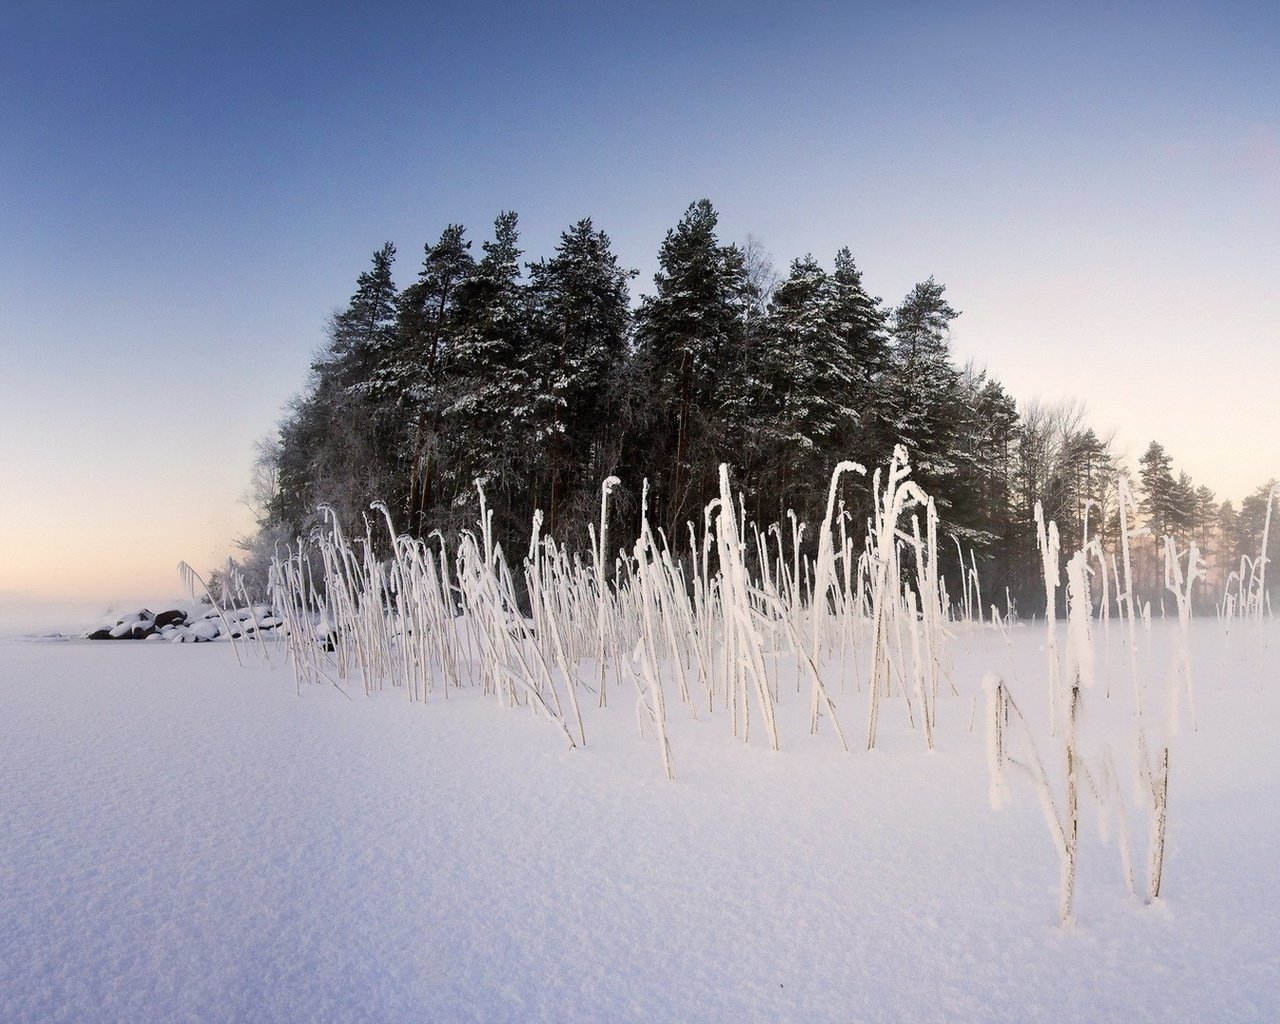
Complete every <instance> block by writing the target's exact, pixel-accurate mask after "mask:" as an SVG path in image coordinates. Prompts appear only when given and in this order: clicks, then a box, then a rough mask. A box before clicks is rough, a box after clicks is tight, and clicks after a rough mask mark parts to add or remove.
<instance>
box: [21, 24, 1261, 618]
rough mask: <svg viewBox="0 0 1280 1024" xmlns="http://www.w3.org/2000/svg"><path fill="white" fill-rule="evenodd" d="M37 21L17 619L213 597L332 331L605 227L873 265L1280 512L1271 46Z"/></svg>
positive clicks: (1040, 384)
mask: <svg viewBox="0 0 1280 1024" xmlns="http://www.w3.org/2000/svg"><path fill="white" fill-rule="evenodd" d="M438 6H443V5H422V6H421V7H420V8H415V7H414V6H406V7H404V8H401V9H397V10H394V11H391V12H388V13H374V12H366V11H359V10H355V9H351V8H349V7H348V6H346V5H332V6H330V5H325V4H320V5H316V6H315V7H313V8H308V9H306V10H305V11H304V10H297V11H293V10H291V9H289V8H287V7H285V6H283V5H274V4H267V5H243V4H213V5H203V6H202V7H201V8H200V9H199V10H186V9H185V5H179V8H176V9H175V8H173V7H165V6H161V5H151V4H125V5H121V6H116V5H112V6H111V7H110V9H102V8H98V7H95V6H92V5H86V6H85V7H83V8H82V7H80V6H79V5H75V4H59V3H54V4H50V5H11V6H10V7H8V8H6V9H5V10H4V11H2V12H0V130H2V131H3V133H4V137H5V139H6V144H5V146H4V147H3V148H0V357H2V360H3V361H2V362H0V494H2V496H3V499H2V500H0V604H2V603H4V602H6V601H7V602H9V603H13V602H17V601H20V600H37V599H76V600H83V601H92V602H102V603H104V604H106V603H110V602H113V601H117V600H123V599H125V598H126V597H127V598H137V599H145V598H146V596H147V595H155V597H154V598H153V600H159V599H160V598H161V597H163V596H164V595H172V594H174V593H175V592H177V591H178V589H179V586H178V576H177V572H176V566H177V564H178V562H179V561H182V560H186V561H189V562H191V563H192V564H193V565H195V566H196V567H197V568H199V569H201V570H205V569H208V568H212V567H214V566H216V565H218V564H219V563H221V562H223V561H224V560H225V559H226V557H227V555H228V554H230V553H232V552H233V550H234V547H233V542H234V539H235V538H236V537H237V536H239V535H241V534H244V533H245V532H247V531H248V530H249V529H250V527H251V520H250V517H249V515H248V512H247V510H246V509H245V507H244V506H243V504H242V503H241V500H240V499H241V496H242V494H243V492H244V490H245V488H246V486H247V484H248V478H249V468H250V464H251V462H252V459H253V442H254V441H255V440H256V439H257V438H259V437H262V436H264V435H266V434H269V433H271V432H272V431H273V430H274V426H275V424H276V422H277V420H278V419H279V417H280V415H281V413H282V411H283V408H284V406H285V404H286V402H287V401H288V400H289V398H290V397H291V396H292V395H293V394H295V393H296V392H297V391H298V390H299V389H300V388H301V387H302V386H303V383H304V381H305V377H306V372H307V367H308V364H309V362H310V360H311V357H312V355H313V353H314V352H315V351H316V349H317V348H318V347H319V346H320V345H321V344H322V343H323V340H324V336H323V324H324V321H325V318H326V316H327V314H328V313H329V312H330V311H331V310H332V309H334V308H335V307H338V306H341V305H343V304H344V303H345V302H346V300H347V299H348V297H349V296H350V294H351V292H352V290H353V288H354V282H355V278H356V275H357V274H359V273H360V272H361V271H362V270H363V269H365V267H366V266H367V263H368V260H369V257H370V254H371V253H372V252H373V251H374V250H375V249H376V248H377V247H378V246H379V245H381V243H382V242H383V241H385V240H387V239H390V240H393V241H394V242H396V244H397V246H398V250H399V256H398V260H397V264H396V279H397V282H398V283H399V284H401V285H404V284H405V283H407V282H408V281H410V280H412V279H413V276H414V275H415V274H416V273H417V269H418V265H419V262H420V259H421V251H422V245H423V243H424V242H427V241H434V239H435V238H436V237H438V235H439V232H440V230H441V229H442V228H443V227H444V226H445V225H446V224H448V223H450V222H461V223H463V224H465V225H466V226H467V229H468V236H469V237H470V238H471V239H472V240H473V243H474V245H475V247H476V249H477V250H478V247H479V244H480V242H481V241H483V240H484V239H485V238H486V237H487V236H488V231H489V229H490V226H491V224H492V221H493V217H494V215H495V214H496V213H498V212H499V211H500V210H503V209H514V210H516V211H517V212H518V213H519V214H520V217H521V229H522V241H523V244H524V248H525V250H526V258H528V259H536V258H538V257H541V256H543V255H546V254H548V253H549V252H550V250H551V248H552V247H553V246H554V244H555V241H556V239H557V237H558V234H559V232H560V231H561V230H563V229H564V228H565V227H566V226H568V225H569V224H570V223H571V222H573V221H574V220H576V219H578V218H580V217H582V216H591V217H592V218H593V219H594V220H595V222H596V224H597V226H598V227H600V228H602V229H603V230H605V231H606V232H608V233H609V235H610V236H611V238H612V239H613V242H614V247H615V250H616V251H617V252H618V254H619V257H620V259H621V261H622V262H623V263H624V264H625V265H628V266H632V267H636V268H637V269H638V270H639V271H640V276H639V278H638V279H637V280H636V282H635V284H634V286H633V290H634V291H635V292H637V293H643V292H644V291H647V290H648V289H649V288H650V282H651V278H652V273H653V270H654V269H655V262H656V253H657V249H658V245H659V243H660V241H661V239H662V236H663V234H664V233H665V231H666V230H667V229H668V228H669V227H671V226H672V225H673V224H674V223H675V222H676V221H677V219H678V218H679V217H680V215H681V213H682V212H683V210H684V208H685V207H686V206H687V204H688V203H689V202H691V201H693V200H695V199H698V198H701V197H703V196H706V197H708V198H710V199H711V200H712V201H713V202H714V203H715V205H716V208H717V210H718V211H719V212H720V214H721V222H720V231H721V236H722V237H723V238H724V239H726V240H733V241H744V240H745V239H746V237H747V236H748V234H751V235H754V236H756V237H758V238H759V239H760V240H761V241H762V242H763V244H764V245H765V246H766V248H768V249H769V250H770V251H771V252H772V253H773V256H774V259H775V262H776V264H777V267H778V270H779V271H780V272H784V273H785V270H786V266H787V263H788V262H789V261H790V260H791V259H792V258H794V257H797V256H801V255H803V254H805V253H806V252H812V253H813V254H814V255H815V256H817V257H818V258H819V259H820V260H822V261H824V262H825V263H827V264H828V265H829V264H830V261H831V259H832V257H833V255H834V253H835V251H836V250H837V249H838V248H839V247H841V246H843V245H848V246H849V247H850V248H851V249H852V251H853V253H854V256H855V258H856V259H857V261H858V265H859V266H860V268H861V269H862V271H863V273H864V277H865V280H866V283H867V285H868V287H869V288H870V289H871V291H872V292H873V293H874V294H877V295H880V296H882V297H883V298H884V299H885V300H886V302H888V303H893V302H896V301H897V300H898V299H899V298H901V296H902V295H904V294H905V293H906V292H907V291H908V290H909V289H910V288H911V286H912V285H913V284H914V283H915V282H917V281H920V280H923V279H924V278H927V277H928V276H929V275H931V274H932V275H934V276H935V277H936V278H937V280H939V281H941V282H943V283H944V284H945V285H946V286H947V296H948V298H949V300H950V301H951V302H952V304H953V305H954V306H955V307H956V308H958V309H960V310H961V311H962V316H961V317H960V319H959V320H958V321H957V322H956V325H955V332H954V337H953V348H954V352H955V355H956V358H957V361H959V362H963V361H965V360H967V359H970V358H972V359H974V360H975V361H976V362H977V363H979V364H980V365H984V366H985V367H986V368H987V369H988V370H989V371H990V372H991V373H992V374H993V375H994V376H995V377H996V378H998V379H999V380H1000V381H1001V382H1002V383H1003V384H1004V385H1005V387H1006V388H1007V389H1008V391H1009V392H1010V393H1011V394H1012V395H1014V396H1015V397H1016V398H1017V399H1018V400H1019V402H1020V403H1025V402H1026V401H1027V400H1029V399H1032V398H1036V397H1039V398H1042V399H1044V400H1046V401H1055V400H1067V399H1074V400H1079V401H1082V402H1084V403H1085V405H1086V407H1087V409H1088V416H1087V418H1088V421H1089V423H1090V424H1091V425H1093V426H1094V427H1095V428H1096V429H1098V430H1099V432H1103V433H1105V432H1109V431H1112V430H1114V431H1115V432H1116V436H1117V443H1118V446H1119V448H1120V450H1121V451H1122V453H1124V454H1125V455H1126V456H1127V458H1128V461H1129V463H1130V464H1131V465H1132V464H1135V463H1136V459H1137V456H1138V455H1139V454H1140V453H1141V451H1142V449H1143V448H1145V446H1146V445H1147V443H1149V442H1150V441H1151V440H1153V439H1154V440H1158V441H1160V442H1161V443H1162V444H1163V445H1164V446H1165V448H1166V449H1167V450H1168V452H1169V454H1170V455H1171V457H1172V459H1173V463H1174V470H1175V472H1176V471H1178V470H1185V471H1186V472H1188V473H1189V474H1190V475H1191V477H1192V478H1193V479H1194V481H1195V482H1196V483H1197V484H1206V485H1208V486H1209V487H1210V488H1212V489H1213V490H1214V491H1215V492H1216V493H1217V496H1218V499H1219V500H1223V499H1227V498H1229V499H1231V500H1232V501H1234V502H1236V503H1237V504H1238V503H1239V501H1240V500H1241V499H1242V498H1243V497H1245V496H1246V495H1248V494H1249V493H1251V492H1253V491H1254V490H1255V489H1256V488H1257V487H1258V486H1259V485H1261V484H1263V483H1264V482H1265V481H1267V480H1268V479H1269V478H1271V477H1280V444H1277V436H1278V434H1280V414H1278V413H1277V402H1276V397H1275V391H1276V387H1277V382H1280V336H1278V335H1280V328H1278V327H1277V325H1278V324H1280V289H1277V287H1276V284H1275V280H1274V275H1275V268H1276V267H1277V266H1280V109H1278V108H1280V105H1278V102H1277V98H1276V97H1277V93H1276V90H1275V83H1276V82H1277V81H1280V56H1278V53H1280V48H1277V47H1276V45H1275V42H1276V40H1277V39H1280V13H1278V12H1277V10H1276V9H1275V8H1274V7H1272V6H1271V5H1265V4H1248V3H1228V4H1208V3H1204V4H1161V5H1122V6H1119V7H1111V6H1109V7H1106V8H1090V9H1088V10H1085V9H1081V8H1077V7H1074V6H1067V7H1062V6H1056V7H1044V8H1043V9H1041V8H1038V7H1037V8H1034V9H1033V8H1032V7H1031V6H1028V7H1026V8H1022V7H1019V6H1016V5H985V6H982V5H980V6H974V7H972V8H970V9H968V10H966V11H964V12H961V11H959V10H952V9H950V8H940V7H939V6H938V5H928V4H903V5H877V6H874V7H873V6H870V5H868V6H865V7H864V6H861V5H829V4H818V5H806V4H800V5H788V6H787V8H786V10H785V11H783V10H782V9H781V8H777V7H772V6H765V5H760V6H755V5H751V4H746V5H743V4H735V5H724V6H720V5H707V6H704V5H698V7H697V8H696V9H693V8H692V7H691V6H690V5H683V4H670V5H657V6H655V7H653V8H652V9H647V10H646V12H645V13H639V12H637V11H630V10H628V11H626V12H625V13H624V12H621V11H610V10H608V9H606V5H585V4H584V5H573V4H570V5H561V6H557V7H555V8H553V9H547V10H542V9H539V8H535V7H530V6H524V5H509V6H506V5H500V4H490V5H475V6H474V7H468V9H467V10H465V11H463V10H452V11H449V10H438V9H436V8H437V7H438Z"/></svg>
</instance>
